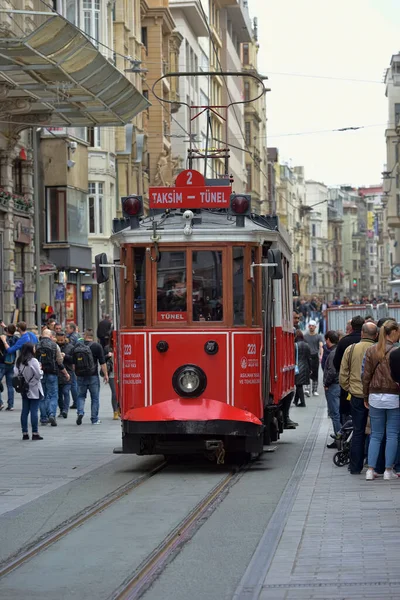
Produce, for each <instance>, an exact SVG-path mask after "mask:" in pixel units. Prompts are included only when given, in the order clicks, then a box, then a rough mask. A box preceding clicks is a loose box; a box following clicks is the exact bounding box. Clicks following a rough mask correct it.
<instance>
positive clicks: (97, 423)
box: [92, 419, 101, 425]
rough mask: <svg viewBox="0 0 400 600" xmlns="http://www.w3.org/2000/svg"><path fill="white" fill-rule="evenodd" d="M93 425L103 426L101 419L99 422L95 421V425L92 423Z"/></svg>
mask: <svg viewBox="0 0 400 600" xmlns="http://www.w3.org/2000/svg"><path fill="white" fill-rule="evenodd" d="M92 425H101V421H100V419H97V421H95V422H94V423H92Z"/></svg>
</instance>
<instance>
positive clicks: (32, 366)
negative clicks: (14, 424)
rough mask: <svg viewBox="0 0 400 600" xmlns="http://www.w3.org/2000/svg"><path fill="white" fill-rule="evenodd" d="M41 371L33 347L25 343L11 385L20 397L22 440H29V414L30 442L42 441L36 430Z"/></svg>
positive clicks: (41, 394) (40, 391)
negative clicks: (29, 421)
mask: <svg viewBox="0 0 400 600" xmlns="http://www.w3.org/2000/svg"><path fill="white" fill-rule="evenodd" d="M41 378H42V369H41V367H40V363H39V361H38V360H37V359H36V358H35V347H34V345H33V344H31V343H30V342H27V343H26V344H24V345H23V347H22V348H21V353H20V355H19V357H18V358H17V361H16V363H15V367H14V377H13V384H14V386H15V389H16V391H17V392H20V393H21V395H22V412H21V429H22V439H23V440H29V433H28V415H29V413H31V426H32V441H35V440H42V439H43V438H42V437H41V436H40V435H39V430H38V425H39V423H38V420H39V419H38V412H39V402H40V397H41V396H43V388H42V384H41V381H40V380H41Z"/></svg>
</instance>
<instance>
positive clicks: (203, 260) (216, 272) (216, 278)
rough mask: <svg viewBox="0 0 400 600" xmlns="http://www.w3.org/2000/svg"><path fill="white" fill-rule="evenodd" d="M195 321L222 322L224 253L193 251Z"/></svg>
mask: <svg viewBox="0 0 400 600" xmlns="http://www.w3.org/2000/svg"><path fill="white" fill-rule="evenodd" d="M192 273H193V321H222V320H223V310H222V307H223V296H222V252H212V251H210V250H202V251H193V253H192Z"/></svg>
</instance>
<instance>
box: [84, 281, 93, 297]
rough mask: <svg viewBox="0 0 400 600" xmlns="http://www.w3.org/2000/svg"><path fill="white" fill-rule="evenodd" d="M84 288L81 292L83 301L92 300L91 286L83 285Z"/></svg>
mask: <svg viewBox="0 0 400 600" xmlns="http://www.w3.org/2000/svg"><path fill="white" fill-rule="evenodd" d="M84 288H85V289H84V291H83V299H84V300H91V299H92V298H93V293H92V286H91V285H85V286H84Z"/></svg>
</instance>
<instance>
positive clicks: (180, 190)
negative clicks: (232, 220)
mask: <svg viewBox="0 0 400 600" xmlns="http://www.w3.org/2000/svg"><path fill="white" fill-rule="evenodd" d="M231 193H232V188H231V186H228V185H226V186H225V185H224V186H222V185H219V186H207V185H206V182H205V179H204V177H203V175H202V174H201V173H200V172H199V171H195V170H193V169H188V170H186V171H182V173H179V175H178V177H177V178H176V185H175V187H150V188H149V207H150V208H171V209H172V208H228V207H229V203H230V196H231Z"/></svg>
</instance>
